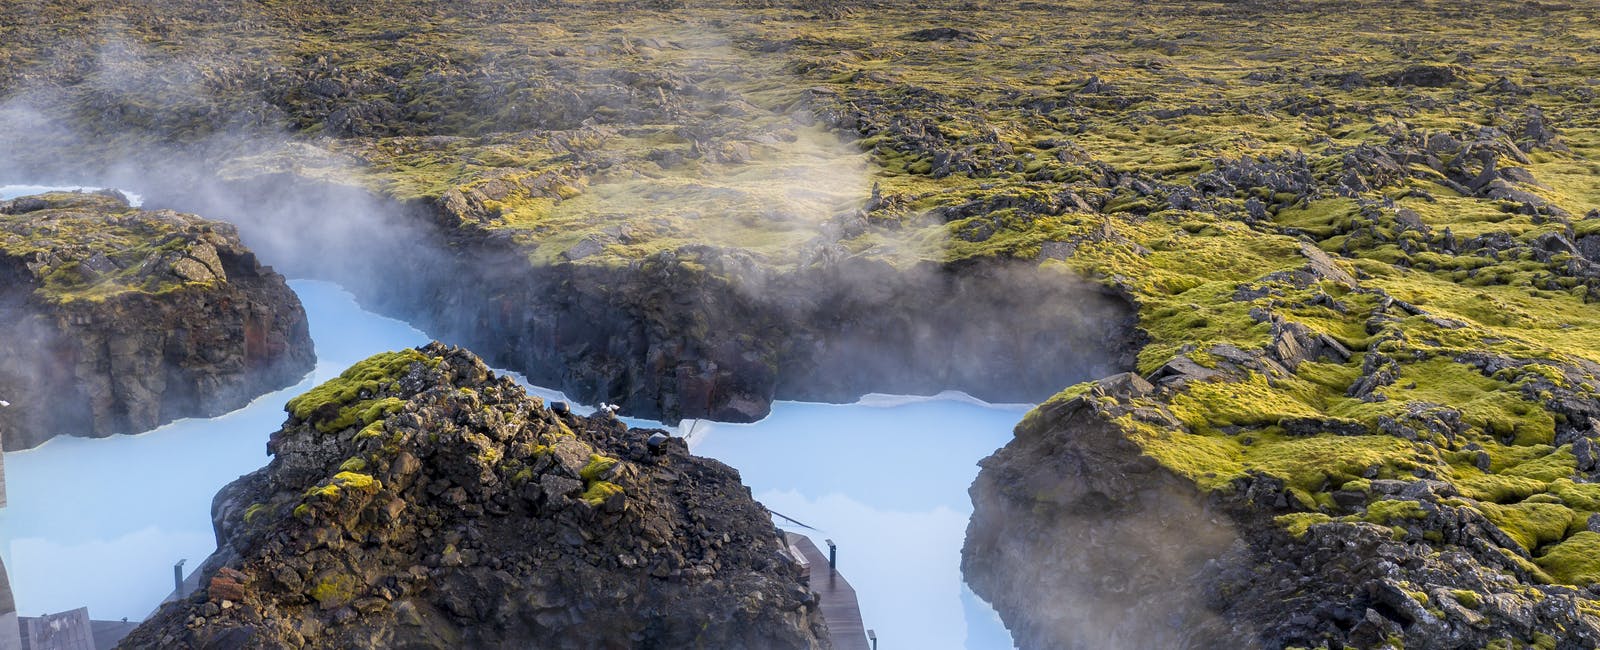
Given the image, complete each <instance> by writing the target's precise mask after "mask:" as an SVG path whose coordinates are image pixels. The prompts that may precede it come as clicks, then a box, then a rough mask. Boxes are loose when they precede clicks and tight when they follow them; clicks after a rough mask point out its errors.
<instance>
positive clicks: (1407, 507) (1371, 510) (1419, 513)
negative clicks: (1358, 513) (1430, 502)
mask: <svg viewBox="0 0 1600 650" xmlns="http://www.w3.org/2000/svg"><path fill="white" fill-rule="evenodd" d="M1427 516H1428V511H1427V510H1424V509H1423V508H1422V504H1421V503H1418V502H1416V501H1399V500H1384V501H1374V502H1372V503H1370V504H1368V505H1367V512H1366V515H1365V516H1363V517H1362V519H1363V520H1365V521H1370V522H1372V523H1375V524H1392V523H1401V522H1405V521H1406V520H1411V519H1426V518H1427Z"/></svg>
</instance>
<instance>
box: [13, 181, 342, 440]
mask: <svg viewBox="0 0 1600 650" xmlns="http://www.w3.org/2000/svg"><path fill="white" fill-rule="evenodd" d="M0 331H4V332H5V333H6V335H5V336H4V337H3V338H0V398H4V399H6V400H7V401H10V402H11V403H12V407H11V408H6V409H0V429H4V430H5V431H6V436H5V440H4V447H5V449H7V450H16V449H26V448H29V447H32V446H35V445H38V444H40V443H42V442H44V441H45V440H47V439H49V438H50V437H51V436H55V435H61V434H66V435H84V436H105V435H110V434H114V433H137V432H140V431H146V430H149V429H152V428H155V427H156V426H159V425H161V424H163V423H166V422H170V421H172V420H176V419H178V418H184V417H203V416H211V415H217V414H220V413H224V412H227V411H230V410H233V409H235V408H238V407H240V406H243V405H244V404H245V403H247V402H248V401H249V400H251V399H253V398H255V397H256V396H258V395H261V394H262V393H265V392H268V391H271V390H276V389H278V388H282V387H284V386H288V385H290V384H292V383H294V382H295V381H298V380H299V378H300V377H301V376H303V375H304V374H305V373H306V372H308V371H309V370H310V369H311V367H312V365H313V364H314V362H315V356H314V353H313V351H312V347H311V338H310V334H309V332H308V330H307V327H306V315H305V311H304V310H303V309H302V308H301V306H300V301H299V299H298V298H296V297H295V295H294V292H293V291H291V290H290V289H289V287H288V285H286V284H285V283H284V279H283V276H281V275H278V274H277V273H276V272H274V271H273V270H272V269H271V268H267V267H263V266H261V265H260V264H259V263H258V262H257V261H256V258H255V255H254V254H253V253H252V252H251V251H250V250H249V249H247V248H245V246H244V244H242V243H240V241H239V236H238V234H237V232H236V231H235V230H234V228H233V227H232V226H229V225H227V224H223V223H218V222H214V221H208V220H205V219H201V218H199V217H195V216H191V215H184V214H178V213H175V212H170V211H159V212H151V211H142V210H134V209H131V208H130V207H129V206H128V204H127V201H126V199H125V198H123V197H122V196H121V195H120V194H115V193H102V194H76V193H58V194H47V195H41V196H33V197H22V198H19V199H16V200H14V201H5V202H0Z"/></svg>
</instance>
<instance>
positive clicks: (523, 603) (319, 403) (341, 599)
mask: <svg viewBox="0 0 1600 650" xmlns="http://www.w3.org/2000/svg"><path fill="white" fill-rule="evenodd" d="M386 400H393V401H394V402H395V403H396V404H398V406H397V407H395V408H392V409H391V408H384V409H381V410H377V411H374V413H375V414H376V415H375V417H376V418H377V420H376V421H379V422H382V423H383V425H384V426H383V433H382V434H381V435H374V436H355V435H353V432H354V430H355V427H356V425H355V424H351V425H348V426H345V427H342V428H329V427H326V426H323V424H324V422H325V420H323V419H320V418H318V417H317V416H316V414H317V413H338V412H340V411H342V410H344V409H347V408H349V405H350V404H360V403H362V402H374V403H379V402H383V401H386ZM287 410H288V411H289V418H288V420H287V422H285V424H284V427H283V428H282V429H281V430H279V431H277V432H276V433H274V434H273V435H272V439H271V442H270V443H269V449H270V450H271V451H272V452H273V453H274V458H273V461H272V463H271V464H270V465H268V466H267V467H266V468H263V469H261V470H259V471H257V472H255V473H253V474H251V475H248V476H246V477H244V478H241V479H240V480H239V481H238V482H235V483H233V484H231V485H229V486H228V487H227V488H225V489H224V490H223V491H222V492H221V493H220V494H219V495H218V497H217V500H216V504H215V512H214V513H213V515H214V517H215V519H216V521H217V523H218V530H219V536H220V548H219V550H218V551H217V553H216V554H214V555H213V556H212V557H211V558H210V559H208V560H207V562H206V564H205V565H204V566H203V567H202V568H201V569H200V572H201V575H202V577H203V579H204V581H203V582H202V584H212V583H211V582H208V581H209V580H211V578H212V576H214V575H226V576H231V579H233V580H235V581H236V582H238V583H239V584H241V585H243V588H242V592H243V597H242V598H240V599H235V601H234V602H233V607H231V608H229V609H221V610H220V613H219V610H218V609H217V604H216V601H218V600H220V599H222V598H224V596H222V595H220V594H219V593H218V592H217V591H216V589H215V588H212V589H210V590H202V591H201V592H199V593H197V594H195V595H194V596H193V597H191V598H188V599H184V600H182V601H179V602H176V603H168V604H167V605H166V606H164V607H163V608H162V609H161V610H160V611H159V612H157V613H156V614H155V616H153V617H152V618H151V619H150V620H148V621H146V622H145V623H144V624H143V625H142V626H140V628H139V629H138V630H135V631H134V633H133V634H132V636H130V637H129V638H128V640H127V641H125V642H124V643H125V644H128V645H131V646H134V647H142V646H145V645H161V646H195V647H201V646H206V645H208V644H213V643H218V642H221V641H218V640H219V639H223V640H226V642H227V643H229V644H231V645H233V646H236V647H247V648H258V647H259V648H275V647H284V646H287V645H295V644H306V645H313V646H330V647H331V646H338V647H370V646H388V645H406V646H411V647H461V646H463V645H464V646H472V647H484V646H494V647H513V646H514V647H544V646H550V647H612V646H616V647H622V646H632V645H637V644H640V643H645V644H662V645H665V646H673V647H677V646H692V645H695V644H706V645H713V646H718V647H771V648H818V647H826V646H827V641H826V638H827V637H826V634H827V633H826V629H825V628H824V626H823V623H822V619H821V616H820V613H819V612H818V609H817V607H816V601H815V598H814V597H813V596H812V595H811V594H810V591H809V588H808V586H807V583H806V582H805V579H804V577H803V576H802V574H801V571H800V567H799V566H798V565H797V564H795V563H793V561H791V560H786V559H784V558H786V557H787V556H785V555H782V554H781V550H782V548H783V542H782V541H781V540H780V538H779V536H778V534H777V531H776V529H774V528H773V527H772V523H771V515H770V513H768V512H767V511H766V510H765V509H764V508H762V507H761V505H760V504H758V503H756V502H755V501H753V500H751V499H750V497H749V491H748V490H747V489H744V488H743V487H742V486H741V485H740V484H739V479H738V475H737V474H736V473H735V472H734V471H733V470H731V469H729V468H728V467H726V466H724V465H722V464H720V463H717V462H715V461H711V460H707V459H702V458H697V457H694V456H691V455H689V453H688V450H687V447H685V446H684V444H683V443H682V441H681V439H676V438H674V439H671V440H669V441H668V443H667V444H666V445H664V446H662V447H661V448H659V449H657V450H651V449H650V448H649V447H648V446H647V444H646V439H647V438H648V437H649V435H650V434H652V433H655V432H654V431H640V430H634V429H629V428H628V427H626V426H624V425H623V424H621V423H620V422H618V421H617V420H616V419H615V418H614V417H611V416H610V415H609V414H606V413H601V414H599V415H596V416H594V417H591V418H582V417H577V416H574V415H572V414H570V413H565V412H563V413H556V412H554V411H551V410H549V409H547V408H545V407H544V405H543V403H541V402H540V401H539V400H538V399H537V398H533V397H529V396H528V395H527V394H526V393H525V392H524V391H523V389H522V388H521V387H520V386H518V385H517V384H516V383H515V382H513V381H511V380H510V379H509V378H506V377H501V376H497V375H495V374H494V373H492V372H490V371H489V369H488V368H487V367H486V366H485V365H484V364H483V362H482V361H481V360H480V359H478V358H477V357H475V356H473V355H471V354H470V353H467V352H466V351H464V350H462V349H460V348H450V347H446V346H444V345H441V344H438V343H434V344H430V345H428V346H425V347H422V348H418V349H414V350H403V351H399V352H392V353H384V354H379V355H376V356H374V357H372V358H369V359H367V360H365V361H362V362H360V363H358V364H356V365H355V366H352V367H351V368H350V369H349V370H348V371H346V372H345V373H343V374H342V375H341V376H340V377H338V378H335V379H333V380H330V381H328V382H327V383H324V384H323V385H322V386H319V387H317V388H315V389H313V390H312V391H309V392H307V393H306V394H304V395H302V396H300V397H298V398H296V399H295V400H294V401H293V402H291V403H290V406H289V407H288V409H287ZM552 450H554V451H552ZM568 451H571V452H572V453H573V454H574V455H576V459H575V460H576V462H574V463H572V464H571V466H569V464H568V463H566V462H564V460H563V459H562V458H560V456H562V455H563V454H566V453H567V452H568ZM487 602H495V603H501V605H500V606H498V607H497V608H492V609H480V608H476V607H473V606H471V605H470V604H471V603H487ZM200 614H203V615H204V617H205V622H204V624H200V625H196V624H192V623H191V621H193V620H194V618H195V616H196V615H200ZM307 621H316V622H317V623H315V624H314V625H312V626H310V627H308V625H307Z"/></svg>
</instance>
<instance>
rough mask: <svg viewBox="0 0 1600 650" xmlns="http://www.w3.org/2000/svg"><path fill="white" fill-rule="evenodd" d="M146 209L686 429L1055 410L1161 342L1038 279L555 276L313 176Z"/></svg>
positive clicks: (151, 192)
mask: <svg viewBox="0 0 1600 650" xmlns="http://www.w3.org/2000/svg"><path fill="white" fill-rule="evenodd" d="M146 190H147V191H148V194H147V196H149V197H150V198H149V200H150V201H152V202H154V203H160V204H172V205H179V206H182V207H183V209H190V210H196V211H200V212H208V213H209V212H215V213H218V214H224V213H225V214H242V215H245V218H244V219H242V220H241V223H240V227H241V228H243V229H245V230H246V232H247V233H250V232H251V229H258V230H259V232H260V234H261V236H260V237H256V239H259V240H261V241H263V246H264V247H267V248H263V251H262V254H263V255H268V256H271V257H273V258H274V259H283V260H286V261H288V262H289V263H290V264H294V265H296V266H295V267H294V268H295V269H296V272H299V273H305V274H309V275H316V276H320V277H330V278H333V279H335V280H337V281H338V282H340V283H341V284H342V285H344V286H346V287H348V288H350V289H351V290H352V291H354V292H356V293H357V294H358V295H360V296H362V298H363V301H364V302H366V303H367V304H370V305H372V306H373V307H374V308H377V309H380V310H382V311H384V312H386V313H391V314H396V315H398V316H400V317H403V318H405V319H406V320H407V321H408V322H411V323H414V324H416V325H417V326H418V327H421V328H423V329H424V330H426V331H428V332H429V333H430V334H431V335H433V336H435V337H438V338H440V339H444V340H449V341H452V342H455V343H459V344H462V345H464V346H466V347H468V348H470V349H473V350H475V351H478V352H479V353H481V354H483V355H484V356H485V357H486V358H487V359H489V360H490V361H491V362H492V363H493V364H494V365H495V366H496V367H503V368H509V369H512V370H516V371H518V372H522V373H524V374H525V375H527V377H528V378H529V380H530V381H533V382H534V383H536V384H539V385H542V386H550V387H553V388H558V389H560V390H561V391H563V392H564V393H566V394H567V395H570V396H572V397H574V398H575V399H578V400H580V401H582V402H585V403H598V402H608V403H614V404H619V405H621V406H622V407H623V412H625V413H627V414H628V415H633V416H637V417H649V418H658V419H661V420H664V421H667V422H677V421H678V420H679V419H681V418H702V417H706V418H713V419H717V420H722V421H732V422H749V421H755V420H758V419H760V418H762V417H765V416H766V414H767V413H768V411H769V409H770V406H771V403H772V401H773V400H775V399H795V400H816V401H833V402H840V401H851V400H854V399H855V398H857V397H859V396H860V395H862V394H864V393H867V392H886V393H910V394H933V393H936V392H939V391H941V390H946V389H957V390H964V391H967V392H969V393H971V394H973V395H975V396H977V397H979V398H984V399H990V400H994V401H1008V402H1018V401H1039V400H1043V399H1045V398H1047V397H1049V396H1050V395H1052V394H1054V393H1055V391H1057V390H1059V389H1060V388H1061V387H1062V386H1064V385H1068V384H1071V383H1075V382H1078V381H1082V380H1085V379H1090V378H1094V377H1101V376H1106V375H1108V374H1111V373H1114V372H1117V371H1120V370H1124V369H1127V368H1129V367H1131V366H1132V365H1133V355H1134V353H1135V352H1136V351H1137V349H1138V345H1139V342H1140V336H1141V333H1140V332H1139V331H1138V330H1137V329H1135V328H1133V327H1132V325H1133V323H1134V320H1135V314H1134V312H1133V309H1132V306H1131V305H1130V303H1129V302H1128V300H1127V299H1126V297H1125V296H1124V294H1122V293H1119V292H1117V291H1115V290H1112V289H1108V288H1106V287H1104V286H1101V285H1098V284H1094V283H1091V282H1087V281H1084V280H1083V279H1081V278H1080V277H1079V276H1077V275H1076V274H1074V273H1072V272H1070V271H1067V270H1065V269H1061V268H1040V267H1039V266H1038V265H1037V264H1036V263H1034V262H1026V261H1017V260H972V261H967V262H962V263H959V264H936V263H921V264H916V265H911V266H904V265H901V266H897V265H893V264H889V263H887V262H885V261H882V260H874V259H870V258H867V257H847V258H840V259H833V260H827V261H817V262H814V263H811V264H807V265H792V264H778V263H775V262H774V261H773V260H771V259H767V258H763V257H761V256H758V255H755V254H752V253H751V252H749V251H744V250H740V249H738V248H730V247H721V246H708V245H688V246H684V247H682V248H679V249H677V250H671V251H661V252H657V253H653V254H651V255H648V256H645V257H643V258H641V259H638V260H635V261H633V262H630V263H627V264H590V263H580V262H573V261H561V260H557V261H550V262H542V261H539V260H536V259H532V258H530V256H529V252H530V250H533V249H532V248H530V246H529V245H528V244H527V242H524V241H521V240H519V239H518V238H516V237H510V236H507V233H506V232H505V231H503V230H496V229H486V228H484V227H482V226H481V225H480V223H479V221H478V220H477V217H472V216H471V215H472V214H478V213H474V212H471V211H472V210H473V209H474V208H470V207H468V208H462V209H464V210H467V211H468V218H463V217H462V216H461V215H458V214H455V213H452V212H451V211H450V209H448V208H447V206H445V205H442V204H441V203H436V202H422V201H411V202H395V201H386V200H382V199H377V198H374V197H373V196H371V195H370V194H367V193H366V192H364V191H363V190H360V189H358V188H354V187H350V186H342V185H337V184H329V183H324V182H319V181H316V180H313V179H308V178H304V177H300V176H296V175H293V174H259V175H248V176H242V177H240V178H236V179H233V180H231V181H230V182H228V183H227V184H226V190H225V191H219V192H215V193H212V194H210V195H185V194H183V193H182V192H178V191H175V190H174V189H173V188H166V189H163V188H159V187H155V188H146ZM328 205H338V206H361V208H360V209H361V210H365V211H366V212H367V213H368V214H367V215H366V216H363V217H350V218H348V220H345V221H340V220H329V219H326V218H324V211H323V209H321V208H320V207H319V206H328ZM478 216H480V217H482V218H483V219H486V220H489V219H492V217H491V216H490V215H488V214H486V213H484V214H478ZM367 223H373V224H376V223H383V224H384V226H383V228H381V229H379V230H378V231H376V232H366V233H363V234H361V237H362V238H364V240H365V241H367V242H368V243H369V245H366V246H362V247H360V248H359V249H355V250H343V249H340V250H330V251H326V254H309V255H308V254H306V251H305V250H304V247H303V246H301V244H300V243H299V239H295V240H284V239H282V238H275V237H272V236H271V233H274V232H281V231H282V230H285V229H289V230H293V231H295V232H303V233H319V234H318V235H316V236H311V235H308V236H307V237H306V238H307V239H312V240H317V241H322V242H341V241H347V240H348V239H349V235H348V234H345V233H347V232H348V230H349V229H350V228H352V227H353V225H355V224H367ZM819 238H820V237H819ZM285 242H288V246H287V247H284V248H276V249H275V248H271V247H273V246H275V245H277V246H283V245H284V243H285ZM393 255H403V256H404V257H406V258H408V259H413V260H416V263H415V264H414V265H413V268H414V269H415V270H416V272H415V273H411V274H409V275H407V276H405V277H401V278H396V277H391V276H386V277H381V278H374V277H371V276H370V275H369V274H368V269H370V268H373V266H374V265H382V264H384V262H383V260H381V259H379V257H388V256H393ZM369 256H371V257H369Z"/></svg>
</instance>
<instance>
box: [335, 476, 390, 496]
mask: <svg viewBox="0 0 1600 650" xmlns="http://www.w3.org/2000/svg"><path fill="white" fill-rule="evenodd" d="M333 482H334V484H335V485H338V486H339V487H341V488H348V489H352V490H360V491H362V492H368V493H372V492H377V491H378V490H381V489H383V483H382V482H380V481H379V480H378V479H375V478H372V477H371V476H370V475H367V474H360V473H357V472H354V471H341V472H339V473H338V474H335V475H334V476H333Z"/></svg>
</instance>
